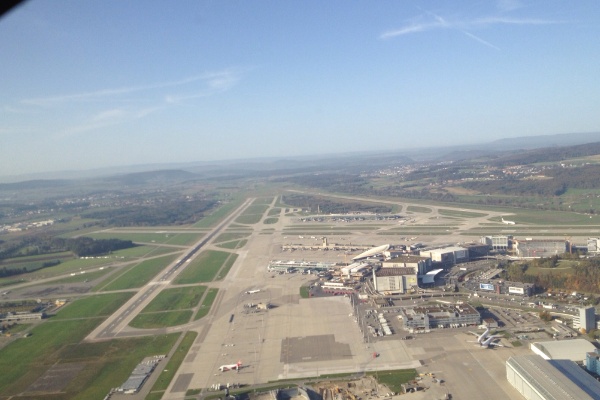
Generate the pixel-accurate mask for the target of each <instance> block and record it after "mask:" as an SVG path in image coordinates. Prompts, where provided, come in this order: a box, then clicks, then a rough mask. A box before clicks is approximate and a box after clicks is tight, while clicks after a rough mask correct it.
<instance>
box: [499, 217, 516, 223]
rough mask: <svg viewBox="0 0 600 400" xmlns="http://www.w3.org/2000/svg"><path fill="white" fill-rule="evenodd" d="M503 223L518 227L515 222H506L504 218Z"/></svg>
mask: <svg viewBox="0 0 600 400" xmlns="http://www.w3.org/2000/svg"><path fill="white" fill-rule="evenodd" d="M502 223H503V224H506V225H516V224H515V221H508V220H505V219H504V217H502Z"/></svg>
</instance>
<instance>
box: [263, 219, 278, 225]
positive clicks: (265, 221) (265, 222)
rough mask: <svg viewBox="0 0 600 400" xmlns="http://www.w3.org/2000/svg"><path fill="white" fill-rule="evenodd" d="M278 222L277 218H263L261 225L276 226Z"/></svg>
mask: <svg viewBox="0 0 600 400" xmlns="http://www.w3.org/2000/svg"><path fill="white" fill-rule="evenodd" d="M278 222H279V218H275V217H269V218H265V219H264V221H263V224H267V225H269V224H276V223H278Z"/></svg>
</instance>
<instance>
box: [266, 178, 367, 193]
mask: <svg viewBox="0 0 600 400" xmlns="http://www.w3.org/2000/svg"><path fill="white" fill-rule="evenodd" d="M276 181H280V182H292V183H296V184H298V185H302V186H308V187H315V188H322V189H327V190H329V191H332V192H343V193H355V194H356V193H363V192H364V190H365V188H368V187H369V186H367V185H368V184H369V181H368V180H367V179H365V178H363V177H361V176H360V175H357V174H356V175H355V174H339V173H322V174H320V173H317V174H310V175H300V176H293V177H287V178H281V179H277V180H276Z"/></svg>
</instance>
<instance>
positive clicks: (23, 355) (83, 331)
mask: <svg viewBox="0 0 600 400" xmlns="http://www.w3.org/2000/svg"><path fill="white" fill-rule="evenodd" d="M100 322H102V319H101V318H94V319H79V320H72V321H60V322H58V321H57V322H53V321H47V322H45V323H43V324H41V325H38V326H37V327H35V328H33V329H32V330H31V336H30V337H28V338H26V339H20V340H17V341H15V342H12V343H11V344H10V345H8V346H6V347H5V348H3V349H2V350H0V371H2V373H1V374H0V393H2V395H4V396H10V395H16V394H18V393H21V392H23V391H24V390H25V389H26V388H27V387H29V385H30V384H32V383H33V382H34V381H35V380H36V379H37V378H38V377H40V376H41V375H42V374H43V373H44V372H45V371H46V370H47V369H48V368H49V367H50V366H51V365H52V364H54V363H55V362H57V361H58V357H57V353H58V352H59V350H61V349H62V348H63V347H65V346H68V345H70V344H75V343H79V342H80V341H81V340H82V339H83V338H84V337H85V335H87V334H88V333H89V332H91V331H92V330H93V329H94V328H95V327H96V326H98V325H99V324H100Z"/></svg>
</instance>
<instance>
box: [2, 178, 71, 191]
mask: <svg viewBox="0 0 600 400" xmlns="http://www.w3.org/2000/svg"><path fill="white" fill-rule="evenodd" d="M72 184H73V182H72V181H70V180H66V179H35V180H30V181H23V182H15V183H0V190H5V191H8V190H31V189H50V188H52V189H53V188H57V187H64V186H69V185H72Z"/></svg>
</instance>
